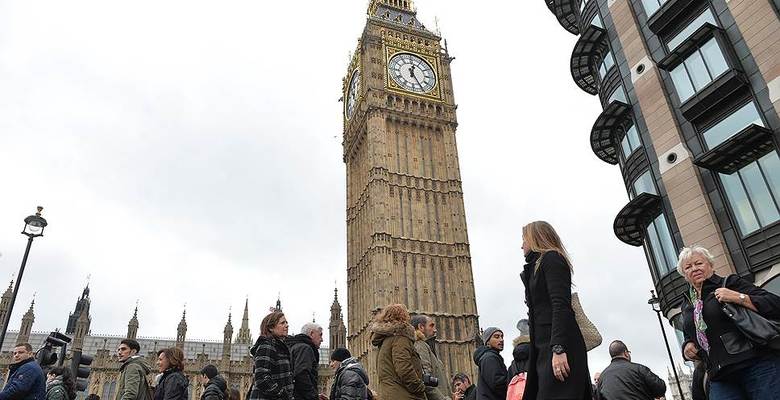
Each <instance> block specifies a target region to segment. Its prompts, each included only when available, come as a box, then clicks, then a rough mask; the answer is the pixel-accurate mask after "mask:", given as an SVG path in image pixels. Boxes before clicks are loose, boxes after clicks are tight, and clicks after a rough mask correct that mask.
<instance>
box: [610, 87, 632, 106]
mask: <svg viewBox="0 0 780 400" xmlns="http://www.w3.org/2000/svg"><path fill="white" fill-rule="evenodd" d="M615 100H617V101H622V102H623V103H626V104H628V100H626V92H625V91H624V90H623V86H618V88H617V89H615V91H614V92H612V95H611V96H609V99H607V104H609V103H612V102H613V101H615Z"/></svg>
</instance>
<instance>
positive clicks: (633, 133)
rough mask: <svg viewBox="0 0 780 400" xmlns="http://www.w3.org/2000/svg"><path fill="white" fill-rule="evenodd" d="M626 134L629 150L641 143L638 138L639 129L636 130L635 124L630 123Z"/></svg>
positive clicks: (636, 147)
mask: <svg viewBox="0 0 780 400" xmlns="http://www.w3.org/2000/svg"><path fill="white" fill-rule="evenodd" d="M626 136H627V137H628V140H629V143H631V150H636V149H638V148H639V147H640V146H641V145H642V142H641V141H640V140H639V131H637V130H636V125H631V127H630V128H628V131H626Z"/></svg>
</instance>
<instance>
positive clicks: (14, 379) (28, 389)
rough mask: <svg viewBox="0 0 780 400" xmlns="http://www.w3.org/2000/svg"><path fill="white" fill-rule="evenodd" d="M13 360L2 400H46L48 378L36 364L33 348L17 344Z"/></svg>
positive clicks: (2, 393)
mask: <svg viewBox="0 0 780 400" xmlns="http://www.w3.org/2000/svg"><path fill="white" fill-rule="evenodd" d="M13 360H14V362H13V363H12V364H11V366H10V368H9V370H10V375H9V376H8V384H6V385H5V387H4V388H3V391H2V392H0V400H45V399H46V377H45V376H43V370H41V367H40V365H38V363H37V362H35V358H34V353H33V348H32V346H30V344H29V343H20V344H17V345H16V347H14V351H13Z"/></svg>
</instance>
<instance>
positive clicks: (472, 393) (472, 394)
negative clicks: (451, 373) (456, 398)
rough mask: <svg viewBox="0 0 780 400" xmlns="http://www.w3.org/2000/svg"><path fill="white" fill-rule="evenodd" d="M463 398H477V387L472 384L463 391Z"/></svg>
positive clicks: (466, 399)
mask: <svg viewBox="0 0 780 400" xmlns="http://www.w3.org/2000/svg"><path fill="white" fill-rule="evenodd" d="M463 400H477V387H476V386H475V385H471V386H469V387H468V389H466V391H465V392H463Z"/></svg>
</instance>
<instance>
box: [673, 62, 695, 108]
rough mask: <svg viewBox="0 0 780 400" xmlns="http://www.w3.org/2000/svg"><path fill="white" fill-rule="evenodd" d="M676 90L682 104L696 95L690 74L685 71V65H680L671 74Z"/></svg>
mask: <svg viewBox="0 0 780 400" xmlns="http://www.w3.org/2000/svg"><path fill="white" fill-rule="evenodd" d="M670 74H671V76H672V82H673V83H674V88H675V89H677V95H678V96H679V97H680V102H681V103H682V102H685V100H688V99H690V98H691V96H693V94H694V93H695V92H694V90H693V85H692V84H691V80H690V79H689V78H688V72H686V71H685V64H680V65H678V66H677V68H675V69H673V70H672V71H671V72H670Z"/></svg>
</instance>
